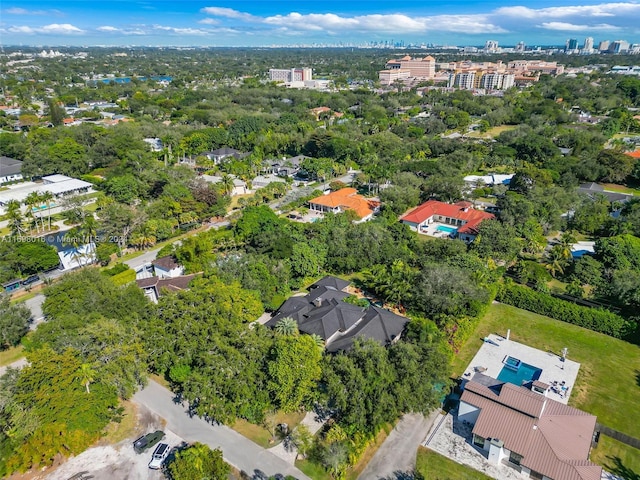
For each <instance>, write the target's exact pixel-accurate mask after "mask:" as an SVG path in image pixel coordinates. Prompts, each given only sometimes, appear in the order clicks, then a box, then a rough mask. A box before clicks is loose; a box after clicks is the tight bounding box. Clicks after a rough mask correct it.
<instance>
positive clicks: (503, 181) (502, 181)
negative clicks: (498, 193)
mask: <svg viewBox="0 0 640 480" xmlns="http://www.w3.org/2000/svg"><path fill="white" fill-rule="evenodd" d="M513 176H514V174H513V173H511V174H509V175H496V174H492V175H467V176H466V177H464V181H465V182H467V183H472V184H476V183H484V184H485V185H509V182H511V179H512V178H513Z"/></svg>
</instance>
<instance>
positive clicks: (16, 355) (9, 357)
mask: <svg viewBox="0 0 640 480" xmlns="http://www.w3.org/2000/svg"><path fill="white" fill-rule="evenodd" d="M22 357H24V347H23V346H22V345H18V346H17V347H12V348H8V349H6V350H2V351H0V367H4V366H5V365H9V364H10V363H13V362H15V361H16V360H20V359H21V358H22Z"/></svg>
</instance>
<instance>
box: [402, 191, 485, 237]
mask: <svg viewBox="0 0 640 480" xmlns="http://www.w3.org/2000/svg"><path fill="white" fill-rule="evenodd" d="M472 206H473V204H472V203H470V202H458V203H454V204H450V203H444V202H439V201H437V200H429V201H427V202H425V203H423V204H422V205H420V206H418V207H416V208H414V209H413V210H411V211H410V212H409V213H407V214H406V215H404V216H403V217H401V218H400V221H401V222H402V223H405V224H407V225H409V227H410V228H411V229H412V230H415V231H417V232H418V233H423V234H426V235H432V236H433V235H436V234H437V232H443V233H445V234H446V233H448V234H449V235H450V236H452V237H456V236H457V237H458V238H460V239H461V240H463V241H465V242H468V243H470V242H473V240H474V239H475V238H476V236H477V235H478V227H479V226H480V224H481V223H482V222H483V221H484V220H490V219H493V218H495V215H492V214H490V213H487V212H483V211H482V210H476V209H475V208H473V207H472ZM438 224H441V225H438ZM449 225H450V227H449ZM432 227H435V228H432Z"/></svg>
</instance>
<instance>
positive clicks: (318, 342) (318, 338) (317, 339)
mask: <svg viewBox="0 0 640 480" xmlns="http://www.w3.org/2000/svg"><path fill="white" fill-rule="evenodd" d="M283 320H284V319H283ZM311 339H312V340H313V341H314V342H315V344H316V345H317V346H318V348H319V349H321V350H324V340H323V339H322V337H321V336H320V335H318V334H317V333H312V334H311Z"/></svg>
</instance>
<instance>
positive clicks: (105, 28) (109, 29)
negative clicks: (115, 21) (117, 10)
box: [96, 25, 121, 32]
mask: <svg viewBox="0 0 640 480" xmlns="http://www.w3.org/2000/svg"><path fill="white" fill-rule="evenodd" d="M96 30H100V31H101V32H120V31H121V30H120V29H119V28H116V27H112V26H111V25H104V26H102V27H98V28H97V29H96Z"/></svg>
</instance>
